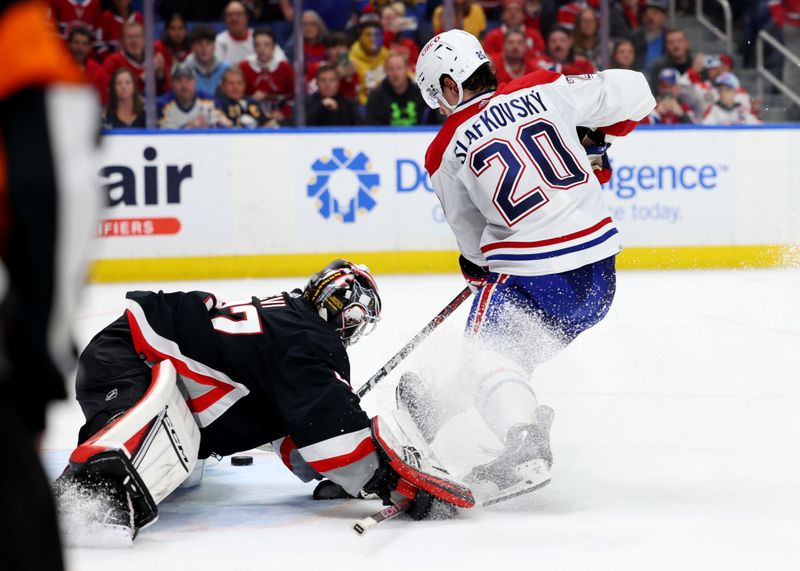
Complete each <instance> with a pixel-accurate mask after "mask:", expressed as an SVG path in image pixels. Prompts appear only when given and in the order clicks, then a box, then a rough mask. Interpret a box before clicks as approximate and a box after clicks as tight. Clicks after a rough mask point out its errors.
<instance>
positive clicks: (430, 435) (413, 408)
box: [395, 371, 447, 444]
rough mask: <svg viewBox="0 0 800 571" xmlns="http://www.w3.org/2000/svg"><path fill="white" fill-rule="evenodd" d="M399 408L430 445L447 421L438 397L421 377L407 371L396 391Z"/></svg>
mask: <svg viewBox="0 0 800 571" xmlns="http://www.w3.org/2000/svg"><path fill="white" fill-rule="evenodd" d="M395 396H396V398H397V408H398V409H399V410H401V411H404V412H405V413H407V415H408V416H409V417H410V418H411V420H412V421H413V423H414V425H415V426H416V428H417V430H418V431H419V434H421V435H422V439H423V441H424V442H426V443H428V444H430V443H431V442H433V440H434V439H435V438H436V433H437V432H439V429H440V428H441V427H442V425H444V423H445V422H446V421H447V415H446V414H445V412H444V410H443V409H442V406H441V403H440V402H439V398H438V395H436V394H435V392H434V390H433V389H432V387H430V386H428V385H427V384H426V383H425V381H423V380H422V378H420V376H419V375H417V374H416V373H413V372H411V371H406V372H405V373H403V375H402V376H401V377H400V382H399V383H397V389H396V390H395Z"/></svg>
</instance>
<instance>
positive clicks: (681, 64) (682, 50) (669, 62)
mask: <svg viewBox="0 0 800 571" xmlns="http://www.w3.org/2000/svg"><path fill="white" fill-rule="evenodd" d="M692 65H693V60H692V52H691V50H690V46H689V39H688V38H687V37H686V32H684V31H683V30H679V29H677V28H673V29H670V30H667V35H666V36H665V38H664V55H663V56H662V57H660V58H659V59H657V60H655V61H654V62H653V63H652V64H651V65H650V73H649V79H650V86H651V87H652V86H654V85H655V83H656V80H657V79H658V74H659V73H661V70H662V69H665V68H668V67H672V68H675V69H677V70H678V72H679V73H680V74H684V73H686V72H688V71H689V69H691V67H692Z"/></svg>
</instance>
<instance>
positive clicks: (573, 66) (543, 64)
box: [536, 28, 597, 75]
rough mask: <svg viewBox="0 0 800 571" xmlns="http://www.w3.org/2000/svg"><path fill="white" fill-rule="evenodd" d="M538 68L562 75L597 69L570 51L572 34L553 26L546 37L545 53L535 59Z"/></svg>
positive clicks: (591, 71)
mask: <svg viewBox="0 0 800 571" xmlns="http://www.w3.org/2000/svg"><path fill="white" fill-rule="evenodd" d="M536 63H537V65H538V66H539V68H540V69H549V70H550V71H557V72H559V73H563V74H564V75H582V74H585V73H594V72H595V71H597V70H596V69H595V67H594V65H592V62H590V61H589V60H587V59H585V58H582V57H580V56H575V55H574V54H573V53H572V36H571V35H570V33H569V32H568V31H567V30H565V29H564V28H553V31H552V32H550V35H549V36H548V37H547V53H546V54H545V55H543V56H541V57H540V58H538V60H537V62H536Z"/></svg>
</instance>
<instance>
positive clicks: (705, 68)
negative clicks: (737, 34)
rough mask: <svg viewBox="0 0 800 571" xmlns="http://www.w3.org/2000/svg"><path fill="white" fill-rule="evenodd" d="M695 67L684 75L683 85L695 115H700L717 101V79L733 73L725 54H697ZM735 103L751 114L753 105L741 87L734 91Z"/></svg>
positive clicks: (731, 64) (730, 61)
mask: <svg viewBox="0 0 800 571" xmlns="http://www.w3.org/2000/svg"><path fill="white" fill-rule="evenodd" d="M694 61H695V65H693V66H692V68H691V69H690V70H689V71H688V72H687V73H686V77H685V81H684V82H685V83H686V90H687V95H688V97H689V99H690V103H691V105H692V107H693V108H694V109H695V113H697V114H698V115H702V114H703V113H704V112H705V110H706V109H707V108H708V106H709V105H711V104H712V103H714V102H716V101H717V100H718V92H717V89H716V87H715V86H716V81H717V78H718V77H719V76H720V75H722V74H723V73H730V72H732V71H733V65H734V64H733V58H731V56H730V55H728V54H727V53H725V52H722V53H719V54H712V55H708V56H706V55H702V54H699V55H698V56H696V57H695V60H694ZM736 101H737V102H738V103H740V104H741V105H742V107H743V108H744V109H746V110H747V111H749V112H751V113H752V112H753V108H754V107H757V106H758V105H757V103H756V105H754V103H753V101H752V100H751V98H750V95H749V94H748V93H747V91H746V90H745V89H744V88H743V87H741V86H740V87H739V88H738V89H737V91H736Z"/></svg>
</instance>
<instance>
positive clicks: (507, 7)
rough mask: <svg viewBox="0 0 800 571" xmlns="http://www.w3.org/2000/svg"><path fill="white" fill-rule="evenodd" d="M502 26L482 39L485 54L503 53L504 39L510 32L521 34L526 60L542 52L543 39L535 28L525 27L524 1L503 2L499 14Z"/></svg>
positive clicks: (506, 0) (508, 0) (510, 0)
mask: <svg viewBox="0 0 800 571" xmlns="http://www.w3.org/2000/svg"><path fill="white" fill-rule="evenodd" d="M501 18H502V22H503V23H502V24H501V25H500V27H499V28H495V29H494V30H491V31H489V32H487V34H486V37H485V38H484V39H483V49H484V50H486V53H487V54H490V55H491V54H501V53H503V49H504V43H505V37H506V35H507V34H508V32H510V31H512V30H513V31H517V32H522V34H523V36H524V38H525V48H526V49H525V52H526V54H525V56H526V57H528V58H531V57H535V56H538V55H539V54H541V53H542V52H544V38H543V37H542V34H540V33H539V30H538V29H536V28H528V27H526V26H525V1H524V0H504V1H503V12H502V13H501Z"/></svg>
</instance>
